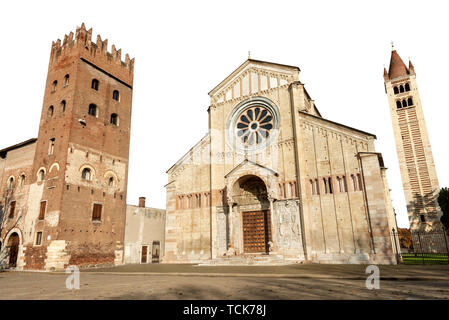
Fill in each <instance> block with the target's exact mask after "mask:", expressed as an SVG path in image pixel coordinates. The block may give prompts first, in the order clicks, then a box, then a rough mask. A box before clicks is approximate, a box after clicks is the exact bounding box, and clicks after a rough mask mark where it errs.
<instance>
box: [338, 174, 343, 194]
mask: <svg viewBox="0 0 449 320" xmlns="http://www.w3.org/2000/svg"><path fill="white" fill-rule="evenodd" d="M337 183H338V192H343V180H342V179H341V178H340V177H337Z"/></svg>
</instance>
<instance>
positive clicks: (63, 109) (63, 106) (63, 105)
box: [61, 100, 66, 113]
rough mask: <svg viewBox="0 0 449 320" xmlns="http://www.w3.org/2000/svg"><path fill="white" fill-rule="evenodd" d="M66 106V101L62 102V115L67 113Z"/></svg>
mask: <svg viewBox="0 0 449 320" xmlns="http://www.w3.org/2000/svg"><path fill="white" fill-rule="evenodd" d="M65 105H66V103H65V100H62V101H61V112H62V113H64V112H65Z"/></svg>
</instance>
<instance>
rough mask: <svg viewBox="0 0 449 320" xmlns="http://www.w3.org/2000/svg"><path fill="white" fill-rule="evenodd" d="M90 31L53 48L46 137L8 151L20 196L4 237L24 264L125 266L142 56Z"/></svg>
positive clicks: (13, 187) (8, 205)
mask: <svg viewBox="0 0 449 320" xmlns="http://www.w3.org/2000/svg"><path fill="white" fill-rule="evenodd" d="M91 37H92V29H90V30H86V28H85V26H84V24H82V25H81V27H79V28H77V29H76V33H75V34H73V33H72V32H71V33H70V34H69V35H66V36H65V37H64V40H63V41H62V43H61V40H57V41H56V43H53V44H52V47H51V54H50V62H49V66H48V75H47V81H46V85H45V94H44V101H43V107H42V115H41V119H40V125H39V134H38V138H37V140H36V139H33V140H30V141H29V142H27V143H25V144H24V143H22V144H20V145H17V146H13V147H10V148H7V149H4V150H1V151H2V152H1V155H2V159H3V160H2V161H3V162H2V163H0V166H3V167H5V169H4V170H3V172H4V174H3V177H2V187H1V188H0V189H2V188H3V186H5V188H6V189H5V190H6V191H5V192H4V191H2V190H0V191H1V192H2V194H12V192H13V191H14V192H15V193H14V195H13V196H10V197H9V199H7V200H5V201H3V211H4V212H5V213H6V214H7V217H6V218H5V222H4V224H3V227H2V237H3V238H2V240H3V242H4V244H5V245H4V247H5V248H6V253H5V255H6V256H7V255H8V254H9V265H10V266H16V267H18V268H19V269H45V270H57V269H63V268H65V267H66V266H67V265H79V266H93V265H112V264H120V263H122V262H123V248H124V247H123V245H124V243H123V242H124V230H125V217H126V193H127V179H128V159H129V143H130V128H131V106H132V89H133V73H134V72H133V70H134V59H132V60H131V59H130V58H129V56H128V54H126V55H125V59H124V61H122V59H121V50H116V48H115V46H114V45H113V46H112V50H111V52H108V51H107V40H104V41H103V40H102V39H101V37H100V36H97V40H96V42H92V41H91ZM28 149H29V150H28ZM27 150H28V151H27ZM25 151H26V152H25ZM28 158H29V159H28ZM15 159H18V160H17V163H19V164H20V165H22V166H25V164H27V163H29V165H28V166H29V167H26V168H25V167H24V169H18V170H16V171H14V170H12V169H10V168H12V167H14V163H13V161H16V160H15ZM8 161H9V162H8ZM22 172H23V173H22ZM21 173H22V176H20V174H21ZM18 176H19V179H21V180H20V182H19V183H16V180H17V177H18ZM7 179H9V180H7ZM6 186H7V187H6ZM8 192H9V193H8ZM12 207H14V208H12ZM12 251H14V252H15V253H14V255H12V254H11V253H10V252H12ZM8 252H9V253H8ZM13 259H14V261H12V260H13ZM5 261H6V263H8V261H7V260H5Z"/></svg>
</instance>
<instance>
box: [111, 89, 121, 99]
mask: <svg viewBox="0 0 449 320" xmlns="http://www.w3.org/2000/svg"><path fill="white" fill-rule="evenodd" d="M112 99H114V100H116V101H120V94H119V92H118V90H114V92H113V93H112Z"/></svg>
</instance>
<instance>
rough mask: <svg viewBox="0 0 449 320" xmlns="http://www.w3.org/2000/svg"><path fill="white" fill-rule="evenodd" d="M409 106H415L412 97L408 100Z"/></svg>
mask: <svg viewBox="0 0 449 320" xmlns="http://www.w3.org/2000/svg"><path fill="white" fill-rule="evenodd" d="M407 105H408V106H409V107H410V106H413V99H412V97H409V98H408V99H407Z"/></svg>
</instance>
